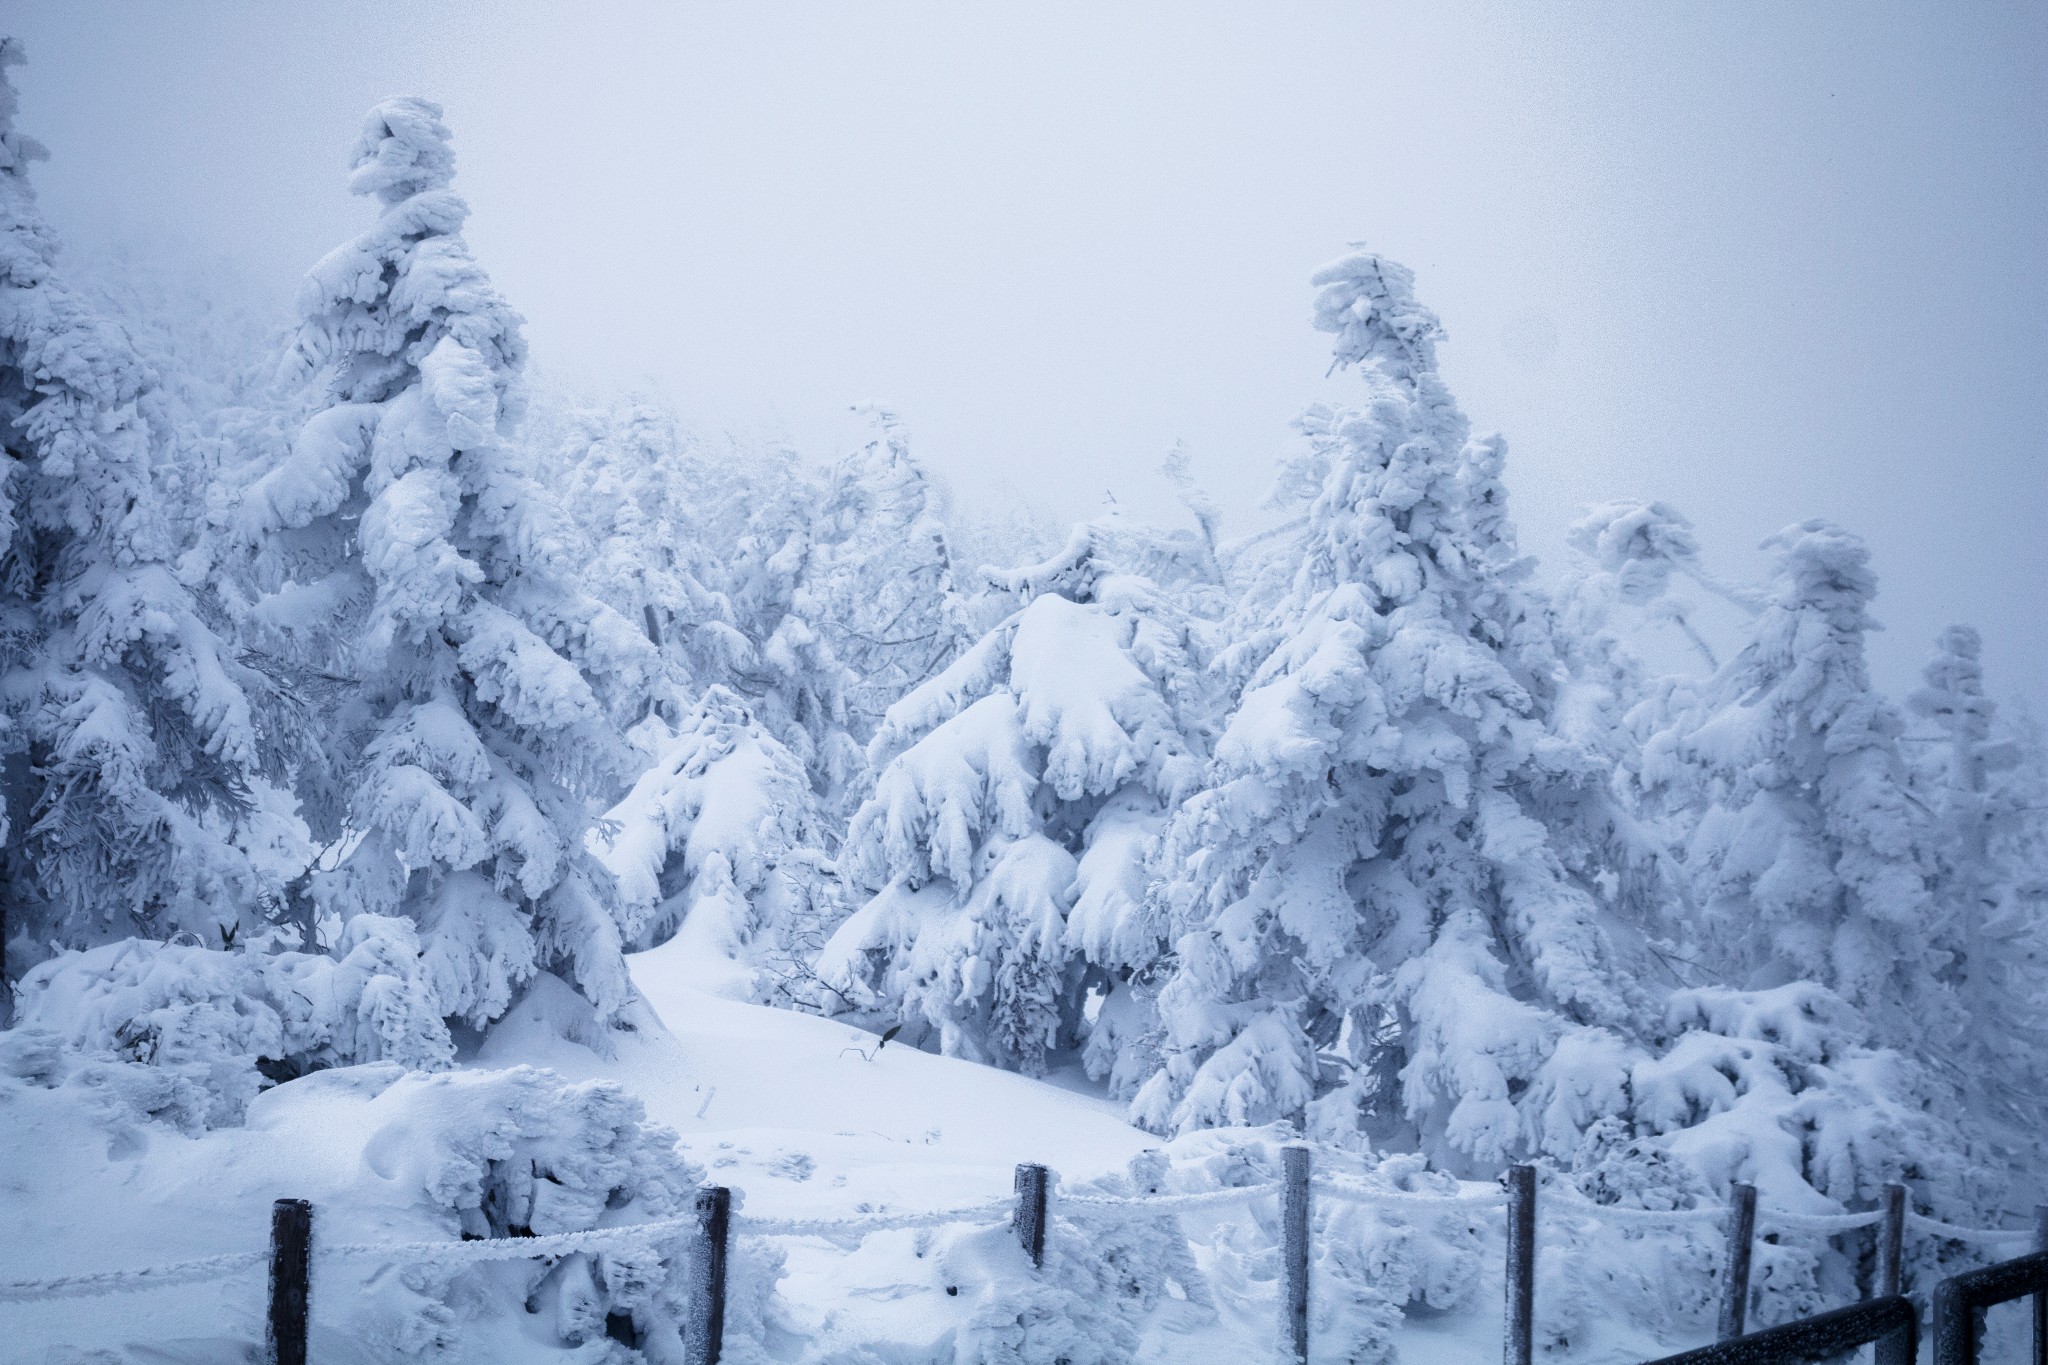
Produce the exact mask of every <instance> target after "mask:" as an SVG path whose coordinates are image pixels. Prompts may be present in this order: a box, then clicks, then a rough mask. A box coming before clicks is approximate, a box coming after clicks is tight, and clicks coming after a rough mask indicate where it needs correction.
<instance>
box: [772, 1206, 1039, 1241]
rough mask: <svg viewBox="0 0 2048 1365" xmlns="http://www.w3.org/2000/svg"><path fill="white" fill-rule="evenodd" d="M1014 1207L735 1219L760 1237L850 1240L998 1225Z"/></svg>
mask: <svg viewBox="0 0 2048 1365" xmlns="http://www.w3.org/2000/svg"><path fill="white" fill-rule="evenodd" d="M1012 1207H1013V1206H1012V1204H1011V1203H1010V1202H1009V1201H1008V1200H1004V1201H1002V1202H1000V1203H988V1204H976V1205H974V1206H973V1207H971V1208H964V1209H932V1210H929V1211H926V1212H923V1213H915V1212H906V1213H857V1214H854V1215H852V1216H850V1217H845V1218H757V1217H754V1216H752V1215H751V1214H742V1215H740V1216H739V1217H736V1218H734V1219H733V1220H732V1226H733V1230H734V1231H735V1232H749V1233H752V1234H754V1235H755V1236H757V1237H848V1236H853V1235H859V1236H863V1237H864V1236H866V1235H867V1234H869V1233H871V1232H894V1231H897V1230H899V1229H902V1228H937V1227H944V1226H946V1225H947V1224H948V1223H994V1222H1001V1221H1002V1220H1003V1219H1005V1218H1008V1217H1009V1216H1010V1210H1011V1208H1012Z"/></svg>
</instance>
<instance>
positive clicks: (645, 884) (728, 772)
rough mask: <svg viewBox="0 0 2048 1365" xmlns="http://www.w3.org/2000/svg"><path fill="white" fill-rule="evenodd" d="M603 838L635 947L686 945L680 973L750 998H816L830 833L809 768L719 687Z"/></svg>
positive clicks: (655, 736)
mask: <svg viewBox="0 0 2048 1365" xmlns="http://www.w3.org/2000/svg"><path fill="white" fill-rule="evenodd" d="M641 735H642V737H643V739H645V740H647V741H648V742H649V743H651V745H652V748H653V752H654V759H653V762H652V763H651V764H650V765H649V766H648V768H647V771H646V772H644V773H642V774H641V775H640V778H639V780H638V781H637V782H636V783H634V785H633V789H632V790H631V791H630V792H628V793H627V794H626V796H625V797H624V799H622V800H621V801H620V802H619V803H618V804H617V805H615V806H613V807H612V808H611V810H609V811H607V812H606V813H605V816H604V819H603V821H602V822H601V823H600V825H599V828H598V833H597V835H596V836H595V837H596V842H597V846H598V847H599V849H600V850H601V852H600V855H599V856H600V857H601V858H602V859H603V860H604V862H605V864H606V866H608V867H609V868H611V870H612V872H613V873H614V874H615V875H616V876H617V878H618V883H619V896H620V901H621V903H622V905H623V907H624V913H623V924H624V928H625V932H626V935H627V938H628V946H629V947H633V948H636V949H644V948H651V947H654V946H655V945H657V944H661V943H664V942H668V941H670V940H676V941H677V946H678V947H679V948H681V949H683V953H682V955H681V960H675V959H671V963H672V966H671V968H670V970H671V971H673V972H674V973H677V974H683V975H687V976H689V977H690V978H691V979H692V980H694V981H695V982H696V984H697V985H699V986H700V987H701V988H703V989H706V990H710V991H713V992H714V993H718V994H723V995H729V996H733V997H735V998H738V999H744V1000H754V999H762V1000H775V1001H785V1002H788V1001H803V1002H810V1001H812V999H813V986H814V983H815V976H814V974H813V973H812V971H811V969H810V963H811V961H812V959H813V958H814V957H815V956H816V954H817V952H818V950H819V948H821V947H822V946H823V944H824V941H825V936H826V934H827V933H828V932H829V930H830V929H831V927H832V925H833V924H834V923H835V922H836V920H837V918H838V914H837V906H838V900H837V896H836V892H837V886H836V883H835V882H834V880H833V877H832V871H833V869H832V866H831V864H830V862H829V860H827V859H826V858H825V856H824V852H823V850H824V847H825V842H826V833H825V829H824V828H823V826H824V824H825V820H824V817H823V816H822V814H821V813H820V811H819V808H818V805H819V803H818V798H817V795H816V793H814V792H813V791H812V790H811V785H810V779H809V776H808V774H806V773H805V772H804V767H803V764H801V763H799V762H798V761H797V759H796V756H795V755H794V754H792V753H790V751H789V750H788V749H787V748H785V747H784V746H783V745H782V744H781V743H779V742H778V741H777V740H776V739H775V737H774V736H773V735H771V734H769V733H768V731H767V730H766V729H765V728H764V727H763V726H762V725H761V724H760V722H759V721H757V720H756V719H755V717H754V715H753V712H752V710H751V709H750V708H749V707H748V706H747V705H746V704H745V703H744V702H743V701H742V700H741V699H740V698H739V697H738V696H736V695H734V694H733V693H732V692H730V691H728V690H727V689H726V688H724V687H722V686H717V685H713V686H712V687H710V688H708V689H706V690H705V693H704V695H703V697H702V698H701V699H700V700H699V701H698V703H697V704H696V705H695V706H694V707H693V708H691V710H690V712H689V714H688V715H686V716H685V717H684V718H683V721H682V724H680V725H679V726H677V727H675V728H674V729H673V730H670V729H669V728H668V726H667V725H666V723H664V722H662V721H660V720H658V719H657V720H654V721H650V722H649V723H648V724H647V725H646V726H645V727H643V729H642V731H641Z"/></svg>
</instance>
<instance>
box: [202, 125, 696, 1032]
mask: <svg viewBox="0 0 2048 1365" xmlns="http://www.w3.org/2000/svg"><path fill="white" fill-rule="evenodd" d="M352 165H353V169H352V171H351V175H350V182H349V184H350V188H351V190H353V191H354V192H355V193H357V194H361V195H366V196H370V197H372V198H373V199H374V200H375V201H376V202H377V203H378V205H379V206H380V212H379V216H378V219H377V221H376V223H375V224H374V225H373V226H372V227H371V228H370V229H369V230H367V231H366V232H364V233H363V234H362V235H360V236H359V237H357V238H355V239H354V240H353V241H351V242H349V243H347V244H346V245H344V246H342V247H340V248H338V249H337V250H335V251H334V252H332V253H330V254H329V255H328V256H327V257H326V258H325V259H324V260H322V261H321V262H320V263H319V264H318V265H316V266H315V267H314V269H313V271H312V274H311V275H310V277H309V278H308V280H307V283H306V285H305V287H304V289H303V291H302V293H301V296H300V303H299V312H300V317H301V320H302V321H301V326H300V329H299V332H298V337H297V340H296V342H295V344H294V346H293V349H292V352H291V355H290V357H289V358H288V360H287V368H288V369H289V370H290V371H292V372H294V373H298V374H305V375H309V376H319V377H320V378H321V379H322V380H323V381H324V385H325V389H324V392H325V404H324V406H322V407H321V408H320V409H319V410H318V411H317V412H316V413H315V414H314V415H313V416H312V417H311V419H310V420H308V421H307V422H306V423H305V425H304V426H303V428H302V429H301V430H300V432H299V433H298V436H297V438H296V440H295V441H294V443H293V445H292V447H291V449H290V451H289V452H288V453H287V454H286V455H285V457H284V458H283V459H282V460H280V461H279V462H278V463H277V464H276V466H275V467H274V468H272V469H271V470H269V471H268V472H267V473H265V474H264V475H263V476H262V477H261V478H260V479H259V480H257V481H256V482H255V483H254V485H253V486H252V487H251V488H250V489H249V491H248V493H247V495H246V497H245V498H244V499H243V501H242V504H241V508H240V520H239V528H240V531H241V533H242V535H243V536H244V537H245V538H246V540H247V541H249V542H250V543H251V544H252V545H254V546H255V547H256V554H255V566H256V572H257V574H258V576H259V578H260V579H262V580H263V581H264V583H265V585H266V587H267V589H268V592H267V595H266V596H265V597H264V598H263V599H262V600H261V601H259V602H258V603H257V604H256V606H255V608H254V611H253V618H254V621H255V622H256V624H258V625H260V626H265V627H268V628H269V629H270V631H271V632H272V634H274V635H275V636H277V637H280V638H282V639H284V640H286V641H287V642H289V643H291V644H293V645H294V646H295V647H296V650H297V657H298V658H299V659H300V660H302V661H304V662H306V663H307V664H308V665H311V666H318V667H321V668H323V669H325V670H327V671H329V672H330V673H332V674H334V675H338V677H339V679H340V680H341V681H340V686H339V688H338V695H337V697H336V698H335V699H334V702H333V706H334V709H335V714H334V716H333V719H332V720H331V722H330V727H329V730H328V738H329V757H330V764H331V787H332V796H331V798H330V799H329V800H327V801H324V802H322V803H320V804H319V805H317V806H316V805H314V804H313V803H311V802H309V813H310V814H312V815H313V816H314V818H315V821H316V828H317V832H318V834H319V836H320V837H321V839H322V840H323V841H325V848H324V850H323V852H322V854H321V857H320V860H319V862H318V864H317V867H316V870H315V872H314V874H313V875H312V877H311V879H310V885H309V886H308V888H307V889H306V892H305V895H306V897H307V899H308V901H309V903H310V905H311V906H312V907H313V909H314V910H315V911H316V912H317V915H318V917H319V918H320V919H321V920H322V921H323V922H328V923H331V922H332V921H335V920H338V921H339V922H340V925H341V926H342V927H341V929H340V932H341V933H342V934H343V935H344V937H345V936H346V935H347V932H348V930H347V926H348V925H349V924H351V923H352V922H354V921H356V920H357V919H359V918H361V917H366V916H371V917H377V918H379V919H385V920H388V919H391V918H394V917H395V918H398V919H401V920H405V921H410V922H411V924H413V925H415V926H417V931H418V934H419V939H420V950H419V951H420V965H419V968H418V971H419V974H420V976H421V981H422V988H423V989H424V991H425V992H426V998H427V1001H428V1005H427V1008H426V1009H424V1010H423V1011H422V1012H421V1017H420V1018H418V1019H417V1020H416V1021H415V1027H416V1028H417V1029H419V1030H421V1031H422V1036H421V1037H420V1038H418V1039H415V1040H412V1042H411V1043H409V1044H407V1048H406V1050H407V1051H408V1052H409V1054H410V1055H411V1056H412V1057H414V1058H419V1057H426V1058H431V1057H434V1056H445V1055H446V1052H447V1047H448V1044H447V1039H446V1034H445V1031H443V1026H442V1021H443V1020H444V1019H449V1020H460V1021H463V1022H465V1023H467V1024H468V1025H470V1026H473V1027H482V1026H484V1025H486V1024H488V1023H489V1022H490V1021H491V1020H493V1019H495V1018H497V1017H498V1016H499V1015H501V1014H503V1013H504V1012H505V1010H506V1009H507V1008H508V1006H509V1005H510V1004H511V1003H512V1000H513V998H514V995H515V993H516V992H517V991H518V990H519V989H520V988H521V987H522V986H523V985H524V984H525V983H526V982H527V981H529V980H530V979H531V978H532V977H533V976H534V975H535V974H536V973H539V972H552V973H555V974H558V975H560V976H562V977H563V978H565V979H566V980H568V981H570V982H571V983H573V984H574V985H575V987H576V988H577V989H578V990H579V991H581V992H582V994H583V995H584V996H585V997H586V998H587V999H588V1000H589V1001H590V1002H591V1004H592V1005H593V1006H595V1007H596V1009H597V1010H598V1012H599V1014H600V1015H601V1016H610V1015H612V1014H614V1013H615V1012H616V1011H617V1010H619V1009H620V1008H621V1007H622V1006H623V1005H624V1004H625V1003H626V1002H627V1001H628V1000H629V999H630V998H631V993H632V988H631V986H630V984H629V983H628V981H627V979H626V974H625V966H624V961H623V958H622V956H621V934H620V927H619V923H618V921H617V918H616V915H617V903H616V894H615V889H614V886H613V882H612V878H611V876H610V875H609V873H608V872H606V870H605V869H604V868H603V867H602V866H600V865H599V864H598V863H597V862H596V860H595V859H594V857H593V856H592V855H591V853H590V852H589V851H588V850H587V849H586V847H585V834H586V832H587V831H588V830H589V828H590V826H591V822H592V817H593V815H594V814H595V811H596V809H598V808H599V807H600V803H602V802H604V801H607V800H609V799H610V798H611V796H612V795H613V794H614V793H616V791H617V790H618V789H619V787H620V785H621V783H622V780H623V778H624V777H625V775H626V753H627V750H626V747H625V745H624V744H623V742H622V740H621V739H620V737H619V735H618V733H617V731H616V728H615V727H614V726H613V725H612V723H611V719H610V717H609V715H608V713H607V708H606V706H605V705H604V704H603V702H602V700H601V699H600V697H599V695H598V693H597V691H596V690H595V689H594V688H593V686H592V677H593V676H594V677H597V678H600V679H602V680H603V681H604V682H605V683H606V684H607V685H608V686H619V685H621V684H620V678H621V676H622V675H624V674H628V673H632V672H633V671H635V670H639V671H640V672H641V673H642V674H643V675H644V674H645V673H648V672H651V671H652V670H653V668H654V667H655V666H656V664H655V660H654V658H653V648H652V646H651V644H650V643H649V642H648V640H647V639H646V636H645V635H644V633H642V631H641V630H640V628H639V626H638V625H636V624H635V623H632V622H629V621H627V620H625V619H624V618H623V617H621V616H620V615H619V614H618V613H617V612H615V611H612V610H611V609H609V608H607V607H605V606H603V605H602V604H600V603H598V602H597V601H596V600H595V599H593V598H591V597H589V596H587V595H585V594H584V593H582V592H581V591H580V590H578V589H576V588H574V587H572V586H571V581H570V577H569V575H570V572H571V571H572V569H573V567H574V566H573V565H572V564H570V563H567V562H564V560H565V557H566V556H567V555H568V554H570V553H571V552H572V551H573V549H574V544H575V543H574V538H573V537H571V536H569V535H567V534H566V532H565V529H564V528H563V526H562V524H561V520H560V517H559V515H558V514H557V513H556V511H555V509H553V508H552V507H551V506H550V505H549V503H548V500H547V498H546V497H545V495H544V494H543V493H542V492H541V490H540V488H539V487H538V486H537V485H536V483H535V482H534V481H533V479H532V478H530V477H529V475H528V471H527V470H526V469H525V468H524V467H523V466H522V464H521V462H520V460H519V459H518V458H517V453H516V447H515V446H514V445H513V443H512V442H511V441H510V439H509V437H510V434H511V432H512V431H513V428H514V426H515V424H516V422H517V420H518V417H519V412H520V387H519V386H520V371H521V367H522V365H523V363H524V360H525V353H526V350H525V343H524V342H523V340H522V339H521V337H520V331H519V318H518V316H517V314H515V313H514V312H513V311H512V309H511V308H510V307H509V306H508V305H507V304H506V303H505V301H504V300H503V299H502V298H501V297H500V296H499V295H498V293H497V291H496V290H495V289H494V288H493V287H492V285H491V283H490V280H489V278H488V277H487V276H486V275H485V274H484V272H483V270H482V269H481V268H480V267H479V266H478V264H477V263H476V260H475V258H474V257H473V256H472V255H471V253H470V250H469V247H468V245H467V243H466V242H465V241H464V240H463V237H462V235H461V228H462V224H463V221H464V219H465V218H466V216H467V214H468V207H467V205H466V204H465V203H464V202H463V200H462V199H461V198H460V197H458V196H457V195H456V194H455V193H454V192H453V191H452V190H451V189H450V188H449V185H450V182H451V180H452V179H453V175H454V152H453V150H452V148H451V146H450V143H449V137H448V132H447V129H446V127H445V126H444V125H443V124H442V121H441V111H440V109H439V108H438V106H435V105H433V104H430V103H428V102H426V101H424V100H418V99H394V100H389V101H386V102H385V103H383V104H380V105H378V106H377V107H376V108H375V109H374V110H372V111H371V113H370V115H369V117H368V119H367V120H366V122H365V124H364V129H363V134H362V137H361V138H360V140H359V141H358V142H357V144H356V148H355V153H354V157H353V163H352ZM579 661H580V662H583V663H584V664H585V665H586V666H587V668H588V670H589V674H588V675H586V672H585V671H584V669H582V668H579V666H578V664H579ZM642 685H643V686H644V680H643V684H642Z"/></svg>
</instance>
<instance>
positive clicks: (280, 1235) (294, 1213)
mask: <svg viewBox="0 0 2048 1365" xmlns="http://www.w3.org/2000/svg"><path fill="white" fill-rule="evenodd" d="M312 1290H313V1206H312V1205H311V1204H309V1203H307V1202H306V1201H305V1200H303V1199H280V1200H278V1201H277V1202H276V1203H274V1204H272V1205H271V1206H270V1325H269V1330H268V1333H267V1335H268V1336H269V1338H270V1342H269V1345H270V1360H271V1365H306V1322H307V1319H308V1317H309V1315H310V1314H311V1311H312Z"/></svg>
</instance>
